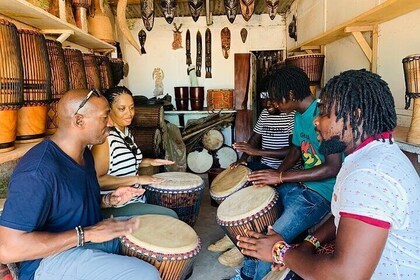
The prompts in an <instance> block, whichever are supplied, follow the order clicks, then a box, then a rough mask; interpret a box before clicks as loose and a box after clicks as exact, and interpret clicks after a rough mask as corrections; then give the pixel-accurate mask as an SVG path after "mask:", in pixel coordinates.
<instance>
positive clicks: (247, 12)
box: [239, 0, 255, 21]
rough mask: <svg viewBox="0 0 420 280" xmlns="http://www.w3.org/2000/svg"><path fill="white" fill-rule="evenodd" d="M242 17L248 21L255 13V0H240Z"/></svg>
mask: <svg viewBox="0 0 420 280" xmlns="http://www.w3.org/2000/svg"><path fill="white" fill-rule="evenodd" d="M239 3H240V4H241V12H242V17H243V18H244V20H245V21H248V20H249V19H250V18H251V16H252V14H253V13H254V4H255V0H240V1H239Z"/></svg>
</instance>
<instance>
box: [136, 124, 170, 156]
mask: <svg viewBox="0 0 420 280" xmlns="http://www.w3.org/2000/svg"><path fill="white" fill-rule="evenodd" d="M131 133H132V134H133V136H134V141H135V142H136V144H137V146H138V147H139V149H140V150H141V152H142V154H143V157H145V158H159V157H160V154H161V147H162V134H161V131H160V129H159V128H157V127H133V128H132V130H131Z"/></svg>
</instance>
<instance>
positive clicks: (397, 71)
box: [286, 0, 420, 126]
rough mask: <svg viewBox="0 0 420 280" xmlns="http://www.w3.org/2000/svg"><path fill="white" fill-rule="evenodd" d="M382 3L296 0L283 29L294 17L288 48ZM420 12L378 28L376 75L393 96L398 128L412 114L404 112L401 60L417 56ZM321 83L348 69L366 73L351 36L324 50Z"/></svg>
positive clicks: (365, 63) (366, 64)
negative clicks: (386, 85)
mask: <svg viewBox="0 0 420 280" xmlns="http://www.w3.org/2000/svg"><path fill="white" fill-rule="evenodd" d="M383 2H384V0H382V1H379V0H340V1H337V0H296V1H295V2H294V3H293V5H292V9H291V13H289V14H288V15H287V18H286V22H287V25H288V24H289V22H290V21H291V16H292V15H293V14H296V15H297V36H298V41H297V42H295V41H294V40H293V39H290V38H289V37H288V36H287V46H288V48H290V47H294V46H296V45H298V44H300V43H302V42H304V41H306V40H308V39H311V38H313V37H315V36H317V35H319V34H321V33H322V32H324V31H327V30H330V29H331V28H334V27H335V26H336V25H338V24H341V23H343V22H345V21H347V20H349V19H351V18H353V17H355V16H357V15H359V14H361V13H363V12H365V11H367V10H369V9H371V8H373V7H374V6H376V5H378V4H380V3H383ZM418 34H420V10H416V11H413V12H411V13H409V14H406V15H403V16H401V17H398V18H396V19H393V20H391V21H388V22H386V23H383V24H380V25H379V40H378V67H377V73H378V74H379V75H381V76H382V78H383V79H384V80H385V81H387V82H388V84H389V86H390V89H391V91H392V93H393V95H394V99H395V103H396V108H397V113H398V124H399V125H402V126H409V125H410V121H411V114H412V110H404V105H405V104H404V94H405V84H404V74H403V69H402V63H401V60H402V59H403V58H404V57H406V56H408V55H411V54H415V53H420V36H418ZM325 55H326V60H325V66H324V82H325V81H328V79H330V78H331V77H333V76H335V75H337V74H339V73H340V72H342V71H345V70H348V69H361V68H366V69H369V62H368V60H367V59H366V57H365V55H364V53H363V52H362V50H361V49H360V47H359V45H358V44H357V43H356V41H355V40H354V38H353V37H352V36H348V37H346V38H343V39H341V40H338V41H335V42H333V43H331V44H328V45H326V46H325Z"/></svg>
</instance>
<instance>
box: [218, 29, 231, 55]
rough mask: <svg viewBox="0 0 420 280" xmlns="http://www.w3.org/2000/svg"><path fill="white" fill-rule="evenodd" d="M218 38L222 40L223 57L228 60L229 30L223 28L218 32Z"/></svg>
mask: <svg viewBox="0 0 420 280" xmlns="http://www.w3.org/2000/svg"><path fill="white" fill-rule="evenodd" d="M220 37H221V39H222V52H223V57H224V58H226V59H227V58H228V57H229V50H230V30H229V28H227V27H225V28H223V29H222V31H221V32H220Z"/></svg>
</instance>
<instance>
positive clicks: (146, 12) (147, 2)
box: [140, 0, 155, 31]
mask: <svg viewBox="0 0 420 280" xmlns="http://www.w3.org/2000/svg"><path fill="white" fill-rule="evenodd" d="M154 7H155V6H154V4H153V0H143V1H141V2H140V9H141V18H142V19H143V24H144V27H145V28H146V30H147V31H150V30H152V28H153V24H154V22H155V8H154Z"/></svg>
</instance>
